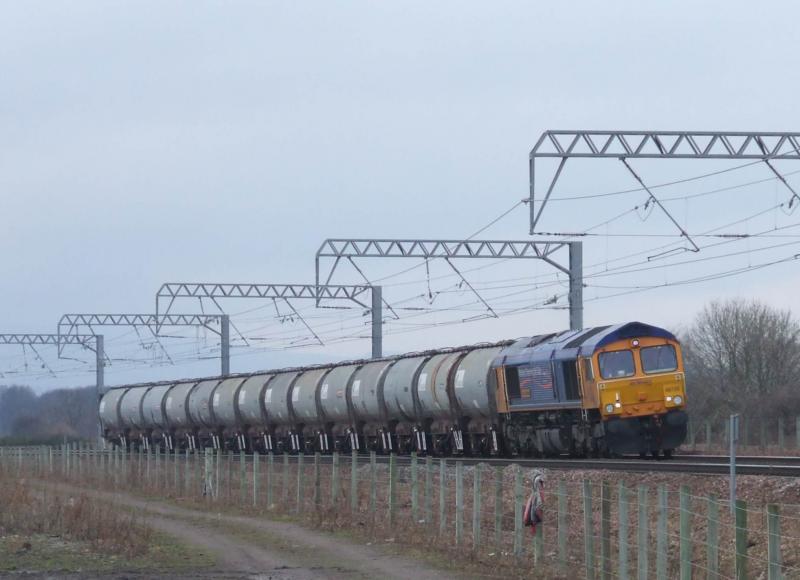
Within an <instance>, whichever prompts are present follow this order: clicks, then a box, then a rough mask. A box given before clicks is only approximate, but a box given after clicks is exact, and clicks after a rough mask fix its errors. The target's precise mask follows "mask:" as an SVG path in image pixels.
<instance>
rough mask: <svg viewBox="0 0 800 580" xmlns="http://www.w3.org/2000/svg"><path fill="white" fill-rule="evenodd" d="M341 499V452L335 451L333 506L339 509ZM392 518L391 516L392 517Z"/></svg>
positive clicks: (332, 484) (332, 485) (332, 487)
mask: <svg viewBox="0 0 800 580" xmlns="http://www.w3.org/2000/svg"><path fill="white" fill-rule="evenodd" d="M338 499H339V452H338V451H334V452H333V468H332V471H331V508H333V509H334V510H338V502H337V500H338ZM390 519H391V518H390Z"/></svg>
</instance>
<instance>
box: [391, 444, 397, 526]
mask: <svg viewBox="0 0 800 580" xmlns="http://www.w3.org/2000/svg"><path fill="white" fill-rule="evenodd" d="M396 521H397V455H395V454H394V453H392V454H391V455H389V525H390V526H394V525H395V523H396Z"/></svg>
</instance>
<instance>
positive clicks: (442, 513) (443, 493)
mask: <svg viewBox="0 0 800 580" xmlns="http://www.w3.org/2000/svg"><path fill="white" fill-rule="evenodd" d="M446 501H447V459H440V460H439V535H441V536H444V534H445V531H447V504H446V503H445V502H446Z"/></svg>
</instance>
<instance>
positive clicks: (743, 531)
mask: <svg viewBox="0 0 800 580" xmlns="http://www.w3.org/2000/svg"><path fill="white" fill-rule="evenodd" d="M762 425H763V423H762ZM736 580H747V502H745V501H744V500H741V499H737V500H736Z"/></svg>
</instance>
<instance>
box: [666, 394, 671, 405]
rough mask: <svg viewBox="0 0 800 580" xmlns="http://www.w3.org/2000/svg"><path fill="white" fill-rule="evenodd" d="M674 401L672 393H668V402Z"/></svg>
mask: <svg viewBox="0 0 800 580" xmlns="http://www.w3.org/2000/svg"><path fill="white" fill-rule="evenodd" d="M670 402H672V395H667V403H670Z"/></svg>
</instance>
